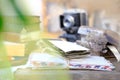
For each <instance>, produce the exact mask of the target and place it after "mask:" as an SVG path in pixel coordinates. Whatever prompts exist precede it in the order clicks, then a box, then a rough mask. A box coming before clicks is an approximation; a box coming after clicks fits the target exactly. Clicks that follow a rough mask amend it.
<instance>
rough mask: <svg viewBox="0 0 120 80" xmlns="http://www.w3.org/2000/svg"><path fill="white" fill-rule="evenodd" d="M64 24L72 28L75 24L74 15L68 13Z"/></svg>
mask: <svg viewBox="0 0 120 80" xmlns="http://www.w3.org/2000/svg"><path fill="white" fill-rule="evenodd" d="M63 25H64V27H66V28H70V27H72V26H73V25H74V17H72V16H70V15H67V16H65V18H64V20H63Z"/></svg>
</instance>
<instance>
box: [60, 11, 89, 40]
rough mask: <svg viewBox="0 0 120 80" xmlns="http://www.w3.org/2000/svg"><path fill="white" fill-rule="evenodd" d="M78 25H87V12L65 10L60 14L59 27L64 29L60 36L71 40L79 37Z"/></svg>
mask: <svg viewBox="0 0 120 80" xmlns="http://www.w3.org/2000/svg"><path fill="white" fill-rule="evenodd" d="M80 26H88V14H87V12H86V11H85V10H81V9H72V10H66V11H65V12H64V13H63V14H62V15H60V27H61V29H63V30H64V31H65V33H64V34H63V35H62V36H60V37H61V38H65V39H66V40H67V41H71V42H75V41H76V40H78V39H80V35H79V34H78V33H77V32H78V29H79V27H80Z"/></svg>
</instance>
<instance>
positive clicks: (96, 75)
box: [15, 58, 120, 80]
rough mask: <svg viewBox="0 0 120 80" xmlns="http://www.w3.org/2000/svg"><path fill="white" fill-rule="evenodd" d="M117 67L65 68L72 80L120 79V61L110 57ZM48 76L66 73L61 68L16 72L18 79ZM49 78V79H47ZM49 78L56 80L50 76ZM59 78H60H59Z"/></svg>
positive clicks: (26, 79)
mask: <svg viewBox="0 0 120 80" xmlns="http://www.w3.org/2000/svg"><path fill="white" fill-rule="evenodd" d="M109 60H110V61H111V62H112V63H113V65H114V66H115V67H116V68H115V70H113V71H93V70H65V72H67V74H69V76H70V80H119V79H120V62H117V60H116V59H115V58H110V59H109ZM41 75H42V76H46V77H45V78H43V79H45V80H48V78H49V77H50V76H54V78H57V77H56V76H58V75H59V76H61V77H64V76H66V74H64V72H63V71H62V70H61V71H60V70H42V71H41V70H40V71H39V70H32V69H18V70H17V71H16V72H15V78H16V80H33V79H34V80H39V79H40V78H41V77H40V76H41ZM46 78H47V79H46ZM49 80H56V79H53V78H52V77H50V79H49ZM58 80H59V79H58Z"/></svg>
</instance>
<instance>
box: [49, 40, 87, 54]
mask: <svg viewBox="0 0 120 80" xmlns="http://www.w3.org/2000/svg"><path fill="white" fill-rule="evenodd" d="M49 42H51V43H52V44H53V45H55V46H56V47H57V48H59V49H61V50H62V51H64V52H65V53H66V52H71V51H88V50H89V49H88V48H85V47H83V46H81V45H78V44H76V43H75V42H68V41H58V40H50V41H49Z"/></svg>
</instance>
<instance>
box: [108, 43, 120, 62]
mask: <svg viewBox="0 0 120 80" xmlns="http://www.w3.org/2000/svg"><path fill="white" fill-rule="evenodd" d="M107 47H108V48H109V49H110V50H111V51H112V53H113V54H114V56H115V57H116V59H117V61H118V62H119V61H120V53H119V52H118V50H117V49H116V47H115V46H112V45H109V46H107Z"/></svg>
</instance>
